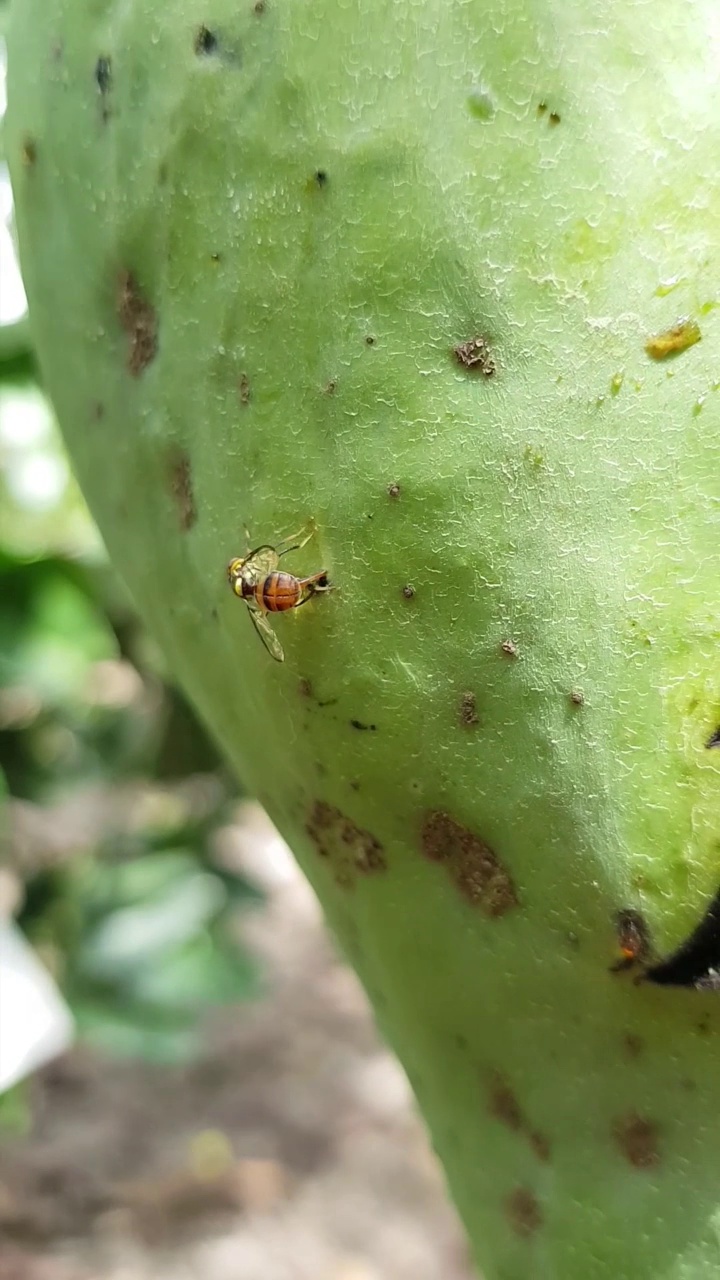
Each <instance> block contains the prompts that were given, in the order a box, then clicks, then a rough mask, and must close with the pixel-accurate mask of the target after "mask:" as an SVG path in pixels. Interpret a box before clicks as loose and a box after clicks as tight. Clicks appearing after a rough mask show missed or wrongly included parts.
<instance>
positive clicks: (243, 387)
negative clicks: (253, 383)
mask: <svg viewBox="0 0 720 1280" xmlns="http://www.w3.org/2000/svg"><path fill="white" fill-rule="evenodd" d="M238 396H239V397H240V403H241V405H242V406H243V408H246V407H247V405H249V403H250V379H249V378H248V376H247V374H246V373H241V374H240V377H239V379H238Z"/></svg>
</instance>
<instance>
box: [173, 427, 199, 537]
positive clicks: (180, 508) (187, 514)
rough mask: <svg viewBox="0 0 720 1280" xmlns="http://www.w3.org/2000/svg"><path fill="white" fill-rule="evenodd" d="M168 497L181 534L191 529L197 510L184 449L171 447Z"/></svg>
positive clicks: (188, 461) (190, 472) (187, 459)
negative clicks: (176, 515) (173, 506)
mask: <svg viewBox="0 0 720 1280" xmlns="http://www.w3.org/2000/svg"><path fill="white" fill-rule="evenodd" d="M167 471H168V483H169V487H170V495H171V497H172V500H173V502H174V504H175V508H176V510H177V514H178V522H179V525H180V528H181V530H182V532H183V533H187V531H188V529H192V527H193V525H194V524H195V521H196V520H197V510H196V507H195V498H194V495H193V485H192V471H191V468H190V458H189V456H188V454H187V453H186V451H185V450H184V449H180V448H178V447H173V448H172V449H171V450H170V453H169V456H168V463H167Z"/></svg>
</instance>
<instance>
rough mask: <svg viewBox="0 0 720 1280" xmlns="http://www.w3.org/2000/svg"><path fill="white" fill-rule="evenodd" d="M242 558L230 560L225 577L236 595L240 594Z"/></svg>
mask: <svg viewBox="0 0 720 1280" xmlns="http://www.w3.org/2000/svg"><path fill="white" fill-rule="evenodd" d="M242 567H243V562H242V560H238V559H237V558H236V559H235V560H231V561H230V563H229V565H228V567H227V578H228V582H229V583H230V586H231V587H232V589H233V591H234V592H235V595H236V596H241V595H242Z"/></svg>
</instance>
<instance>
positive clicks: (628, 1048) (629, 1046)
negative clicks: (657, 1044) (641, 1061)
mask: <svg viewBox="0 0 720 1280" xmlns="http://www.w3.org/2000/svg"><path fill="white" fill-rule="evenodd" d="M622 1046H623V1051H624V1053H625V1055H626V1057H628V1058H632V1059H635V1058H639V1057H640V1056H641V1055H642V1053H643V1050H644V1049H645V1041H644V1040H643V1038H642V1036H639V1035H637V1034H636V1033H635V1032H634V1031H628V1032H627V1034H626V1035H624V1036H623V1040H622Z"/></svg>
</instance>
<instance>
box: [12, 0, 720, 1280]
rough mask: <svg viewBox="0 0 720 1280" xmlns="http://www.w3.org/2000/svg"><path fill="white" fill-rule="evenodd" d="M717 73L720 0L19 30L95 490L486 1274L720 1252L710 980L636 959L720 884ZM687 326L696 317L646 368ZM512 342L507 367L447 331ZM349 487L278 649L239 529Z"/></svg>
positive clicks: (65, 15) (326, 508)
mask: <svg viewBox="0 0 720 1280" xmlns="http://www.w3.org/2000/svg"><path fill="white" fill-rule="evenodd" d="M713 32H714V35H713ZM716 60H717V19H716V13H715V0H695V3H694V4H693V5H692V6H688V5H686V4H685V3H683V0H577V2H576V3H574V4H573V5H568V4H567V3H565V0H465V2H464V3H452V4H450V3H448V0H423V3H411V0H393V3H391V2H390V0H363V3H362V4H360V3H358V0H342V3H340V2H339V0H264V2H263V0H260V3H258V4H255V5H254V6H253V4H252V3H242V4H238V3H237V0H212V3H209V2H208V0H203V3H201V4H200V3H195V0H127V2H126V3H124V4H123V5H113V6H108V5H106V4H103V3H100V2H99V0H20V2H16V4H15V6H14V10H13V14H12V19H11V26H10V35H9V73H10V76H9V112H8V120H7V142H8V151H9V159H10V164H11V171H12V176H13V181H14V190H15V197H16V205H17V223H18V232H19V239H20V247H21V255H22V261H23V267H24V274H25V280H26V286H27V290H28V296H29V301H30V308H31V320H32V325H33V332H34V337H35V341H36V345H37V349H38V352H39V357H40V361H41V364H42V369H43V373H44V377H45V379H46V383H47V386H48V388H49V391H50V393H51V395H52V397H53V400H54V403H55V406H56V409H57V413H58V417H59V420H60V423H61V425H62V428H63V431H64V433H65V437H66V440H67V443H68V447H69V449H70V451H71V454H72V456H73V459H74V462H75V466H76V468H77V473H78V476H79V478H80V481H81V484H82V486H83V489H84V492H85V494H86V496H87V499H88V501H89V503H90V506H91V509H92V511H93V513H94V515H95V517H96V519H97V520H98V523H99V525H100V528H101V530H102V532H103V535H104V537H105V539H106V541H107V545H108V548H109V551H110V554H111V556H112V558H113V560H114V562H115V564H116V565H117V567H118V568H119V569H120V570H121V572H122V573H123V575H124V576H125V578H126V581H127V583H128V584H129V586H130V588H131V590H132V592H133V594H134V597H135V600H136V602H137V605H138V608H139V609H140V610H141V612H142V614H143V616H144V618H145V619H146V621H147V623H148V625H149V626H150V627H151V629H152V630H153V632H154V634H155V635H156V637H157V638H158V640H159V642H160V643H161V644H162V646H163V648H164V649H165V651H166V653H167V655H168V657H169V659H170V660H171V662H172V664H173V667H174V669H175V671H176V672H177V675H178V678H179V680H180V681H181V682H182V683H183V685H184V687H185V689H186V691H187V692H188V693H189V695H190V696H191V697H192V698H193V700H194V701H195V703H196V705H197V707H198V708H199V710H200V712H201V713H202V714H203V716H204V717H205V718H206V720H207V723H208V724H209V726H210V727H211V729H212V730H213V732H214V733H215V734H216V735H217V737H218V739H219V740H220V742H221V743H222V744H223V745H224V747H225V749H226V751H227V752H228V755H229V757H230V758H231V759H232V761H233V762H234V763H235V765H236V767H237V769H238V771H239V773H240V774H241V775H242V776H243V778H244V779H245V780H246V782H247V783H248V784H249V785H250V786H252V787H253V788H254V789H255V791H256V793H257V794H258V796H259V797H260V798H261V800H262V801H263V803H264V804H265V806H266V807H267V809H268V812H269V813H270V815H271V817H272V818H273V819H274V821H275V822H276V823H277V824H278V826H279V828H280V830H281V831H282V833H283V834H284V835H285V836H286V838H287V839H288V840H289V841H290V843H291V845H292V846H293V848H294V850H295V851H296V854H297V856H298V859H299V860H300V863H301V865H302V867H303V869H304V871H305V872H306V874H307V875H308V877H309V878H310V880H311V882H312V883H313V885H314V887H315V889H316V891H317V893H318V896H319V898H320V900H321V901H322V904H323V907H324V909H325V912H326V914H327V918H328V921H329V923H330V925H331V927H332V928H333V929H334V931H335V932H336V934H337V936H338V938H339V940H340V942H341V944H342V946H343V947H344V949H345V952H346V954H347V955H348V957H349V959H350V960H351V962H352V963H353V965H354V966H355V968H356V969H357V971H358V973H359V975H360V977H361V979H362V981H363V983H364V985H365V987H366V989H367V991H368V993H369V995H370V998H371V999H372V1001H373V1004H374V1007H375V1010H376V1013H377V1017H378V1020H379V1023H380V1025H381V1027H382V1029H383V1032H384V1034H385V1035H386V1037H387V1038H388V1040H389V1042H390V1043H391V1044H392V1045H393V1046H394V1048H395V1049H396V1051H397V1053H398V1055H399V1057H400V1059H401V1061H402V1062H403V1064H404V1067H405V1069H406V1070H407V1072H408V1075H409V1078H410V1080H411V1083H412V1085H413V1088H414V1090H415V1092H416V1095H417V1097H418V1100H419V1104H420V1106H421V1108H422V1110H423V1113H424V1115H425V1117H426V1119H427V1122H428V1125H429V1127H430V1130H431V1133H432V1136H433V1140H434V1143H435V1145H436V1148H437V1150H438V1152H439V1154H440V1157H441V1159H442V1160H443V1162H444V1165H445V1168H446V1171H447V1176H448V1180H449V1184H450V1188H451V1191H452V1193H453V1195H454V1197H455V1199H456V1202H457V1204H458V1206H459V1208H460V1211H461V1213H462V1215H463V1218H464V1220H465V1223H466V1225H467V1229H468V1232H469V1235H470V1237H471V1239H472V1241H473V1244H474V1247H475V1249H476V1252H477V1256H478V1259H479V1262H480V1264H481V1266H482V1268H483V1271H484V1275H485V1277H486V1280H579V1278H580V1277H582V1280H605V1278H606V1277H612V1278H613V1280H625V1278H626V1277H627V1278H628V1280H630V1278H632V1280H646V1278H647V1280H650V1278H652V1280H659V1278H662V1280H703V1278H704V1277H711V1276H712V1277H716V1276H717V1275H718V1269H719V1268H720V1244H719V1236H718V1228H719V1225H720V1215H719V1213H718V1188H717V1156H718V1150H719V1148H720V1120H719V1118H718V1107H717V1081H718V1079H719V1078H720V1048H719V1046H720V1036H719V1033H720V1010H719V1008H718V997H717V994H716V993H715V992H713V991H698V990H694V989H691V988H683V987H680V988H678V987H672V986H657V985H653V984H651V983H649V982H645V981H641V982H638V983H636V982H635V981H634V976H636V974H637V971H638V964H635V965H634V966H633V967H632V968H631V969H630V970H629V971H628V972H614V971H613V969H612V966H613V962H614V961H616V960H617V959H618V958H619V956H620V955H621V950H622V947H623V946H624V947H625V950H626V951H629V952H632V950H633V947H635V946H636V949H637V950H638V951H641V950H642V949H643V948H645V949H646V950H647V952H648V954H647V956H646V955H644V954H643V955H640V956H638V962H639V961H640V960H643V961H645V960H647V959H649V958H651V956H652V957H661V956H664V955H668V954H669V953H672V952H673V951H674V950H675V948H677V947H678V946H679V945H680V944H681V943H682V942H683V940H684V939H686V938H687V936H688V935H689V934H690V933H691V931H692V930H693V929H694V928H695V926H696V924H697V922H698V920H699V919H701V918H702V916H703V914H704V912H705V911H706V909H707V907H708V903H709V902H710V901H711V900H712V898H713V897H714V895H715V893H716V891H717V888H718V880H719V879H720V875H719V866H718V864H719V862H720V859H719V857H718V854H719V852H720V799H719V796H720V752H717V751H715V750H714V749H713V748H710V747H708V745H707V744H708V743H709V742H711V741H712V736H713V734H714V732H715V730H716V729H717V727H718V724H719V723H720V664H718V660H717V652H718V632H719V628H718V595H719V591H718V586H719V578H720V574H719V571H718V555H717V546H718V537H717V533H718V509H719V505H718V504H719V502H720V465H719V464H720V431H719V429H718V427H719V413H720V399H719V397H718V393H717V386H718V383H717V379H718V360H717V346H718V336H719V334H720V317H719V316H718V312H717V310H716V303H717V300H718V298H720V281H719V280H718V261H720V258H719V255H718V250H719V249H720V217H719V214H718V210H720V189H719V186H720V176H719V173H718V167H717V163H716V160H717V155H718V148H719V145H720V110H719V109H718V100H717V61H716ZM682 316H688V317H690V318H692V319H693V320H694V321H695V322H696V323H698V324H699V326H700V330H701V334H702V338H701V341H699V342H697V343H696V344H695V345H693V346H691V347H688V348H687V349H686V350H682V351H680V352H679V353H678V354H677V355H675V356H674V357H670V358H669V359H667V360H665V359H662V360H656V359H653V357H652V355H650V354H648V352H647V351H646V350H645V344H646V341H647V340H648V338H650V337H652V335H662V334H664V333H665V332H667V330H668V329H670V328H671V327H672V326H673V325H674V324H675V322H676V321H677V319H678V317H682ZM477 337H482V338H484V339H485V340H486V342H487V344H488V349H489V350H490V351H491V353H492V359H493V361H494V364H495V372H494V373H493V374H492V376H487V375H486V374H484V373H483V372H482V370H480V369H475V370H472V369H468V368H466V367H465V366H464V365H463V364H462V362H461V361H459V360H458V359H457V357H456V356H455V355H454V354H453V352H454V348H455V347H456V346H458V345H459V344H462V343H465V342H472V340H473V339H475V338H477ZM309 519H314V520H315V521H316V523H317V526H318V533H317V537H316V538H314V539H313V540H312V541H311V542H310V543H309V544H308V546H307V547H306V548H305V549H304V551H303V552H302V553H301V554H299V555H298V556H297V557H295V559H294V560H293V561H292V563H291V564H290V563H289V564H288V567H289V568H293V569H295V571H296V572H298V573H300V572H313V571H315V570H317V569H319V568H327V569H328V571H329V572H330V574H331V576H332V579H333V582H334V583H335V584H336V590H335V592H334V593H333V594H332V595H330V596H328V597H326V598H323V599H321V600H315V601H313V602H312V603H311V604H310V605H308V606H307V607H306V608H303V609H302V610H300V612H299V613H298V614H297V615H296V616H294V617H283V618H278V619H277V621H276V622H275V627H276V631H277V634H278V635H279V636H280V638H281V640H282V644H283V646H284V648H285V651H286V655H287V658H286V661H285V662H284V664H282V665H279V664H277V663H274V662H273V661H272V659H271V658H270V657H269V655H268V654H267V652H266V651H265V650H264V649H263V647H262V646H261V645H260V643H259V642H258V639H257V636H256V635H255V633H254V630H253V628H252V626H251V624H250V621H249V619H248V618H247V617H246V609H245V606H244V605H243V604H242V602H240V601H238V600H237V599H234V598H233V597H232V595H231V593H230V592H229V589H228V586H227V582H226V579H225V568H226V564H227V561H228V560H229V559H230V557H231V556H234V555H237V554H243V553H244V551H245V550H246V549H247V546H246V540H245V534H244V532H243V530H244V526H248V528H249V529H250V531H251V536H252V538H253V540H254V541H257V542H258V543H260V542H266V541H270V542H273V541H274V540H275V539H277V538H279V537H280V536H281V535H282V534H284V533H286V532H289V531H291V530H293V529H295V528H298V527H300V526H301V525H303V524H304V523H305V522H306V521H307V520H309ZM289 560H290V558H289ZM404 588H412V591H408V590H405V591H404ZM503 646H505V647H504V648H503ZM619 912H639V913H641V916H642V921H643V928H644V929H645V930H646V931H647V937H645V935H644V934H643V938H642V939H641V940H640V941H638V940H637V937H636V936H635V935H633V936H627V930H626V931H623V929H622V928H620V931H619V933H618V923H617V922H618V913H619ZM626 919H627V917H626ZM630 934H631V935H632V930H630ZM641 943H642V946H641ZM619 948H620V949H619ZM631 958H632V957H631Z"/></svg>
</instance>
